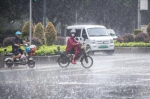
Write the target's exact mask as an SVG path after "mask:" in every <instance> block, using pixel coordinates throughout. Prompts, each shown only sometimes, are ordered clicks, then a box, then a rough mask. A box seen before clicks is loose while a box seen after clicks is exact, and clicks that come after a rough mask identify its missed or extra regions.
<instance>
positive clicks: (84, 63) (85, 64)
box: [81, 56, 93, 68]
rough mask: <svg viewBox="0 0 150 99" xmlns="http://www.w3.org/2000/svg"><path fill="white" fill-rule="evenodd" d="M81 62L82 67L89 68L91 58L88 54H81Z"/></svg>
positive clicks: (91, 61) (91, 62)
mask: <svg viewBox="0 0 150 99" xmlns="http://www.w3.org/2000/svg"><path fill="white" fill-rule="evenodd" d="M81 64H82V66H83V67H84V68H90V67H91V66H92V65H93V59H92V57H90V56H83V57H82V59H81Z"/></svg>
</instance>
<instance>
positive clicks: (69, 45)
mask: <svg viewBox="0 0 150 99" xmlns="http://www.w3.org/2000/svg"><path fill="white" fill-rule="evenodd" d="M75 33H76V30H75V29H72V30H71V32H70V37H69V38H68V41H67V47H66V52H69V51H71V50H72V49H73V50H74V51H75V55H74V56H73V59H72V64H76V62H75V61H76V60H77V58H78V57H79V53H80V51H81V46H80V43H79V42H77V41H76V40H75V39H74V38H75Z"/></svg>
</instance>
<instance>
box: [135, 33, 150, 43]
mask: <svg viewBox="0 0 150 99" xmlns="http://www.w3.org/2000/svg"><path fill="white" fill-rule="evenodd" d="M135 41H136V42H149V35H148V34H146V33H139V34H137V35H136V37H135Z"/></svg>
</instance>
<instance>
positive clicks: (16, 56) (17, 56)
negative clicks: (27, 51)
mask: <svg viewBox="0 0 150 99" xmlns="http://www.w3.org/2000/svg"><path fill="white" fill-rule="evenodd" d="M20 57H21V54H18V55H15V56H13V57H12V59H13V60H15V59H16V58H20Z"/></svg>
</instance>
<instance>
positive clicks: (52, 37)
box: [45, 22, 57, 45]
mask: <svg viewBox="0 0 150 99" xmlns="http://www.w3.org/2000/svg"><path fill="white" fill-rule="evenodd" d="M56 36H57V35H56V30H55V27H54V26H53V24H52V23H51V22H49V23H48V24H47V26H46V29H45V38H46V44H47V45H52V44H53V43H54V42H55V41H56Z"/></svg>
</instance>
